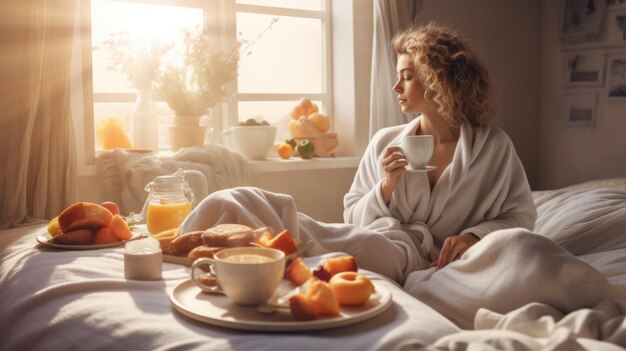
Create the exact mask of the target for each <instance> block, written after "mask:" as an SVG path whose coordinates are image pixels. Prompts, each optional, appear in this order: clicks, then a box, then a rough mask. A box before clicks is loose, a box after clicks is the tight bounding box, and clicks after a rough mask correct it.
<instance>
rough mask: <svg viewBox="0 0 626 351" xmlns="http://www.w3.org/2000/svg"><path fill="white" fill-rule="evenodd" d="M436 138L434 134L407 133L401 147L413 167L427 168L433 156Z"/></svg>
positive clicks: (401, 140)
mask: <svg viewBox="0 0 626 351" xmlns="http://www.w3.org/2000/svg"><path fill="white" fill-rule="evenodd" d="M434 146H435V139H434V137H433V136H432V135H405V136H403V137H402V138H401V139H400V148H402V153H403V154H404V157H406V160H407V162H408V163H409V167H410V168H411V169H425V168H426V166H427V165H428V161H430V158H431V157H432V156H433V149H434Z"/></svg>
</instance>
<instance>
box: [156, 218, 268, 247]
mask: <svg viewBox="0 0 626 351" xmlns="http://www.w3.org/2000/svg"><path fill="white" fill-rule="evenodd" d="M266 229H267V228H259V229H256V230H255V229H252V228H250V227H248V226H245V225H241V224H219V225H217V226H215V227H213V228H209V229H207V230H205V231H203V232H202V231H195V232H189V233H184V234H181V235H180V236H179V237H177V238H175V239H174V240H172V242H170V245H169V248H168V250H169V253H172V254H175V255H180V254H188V253H189V252H191V250H193V249H195V248H196V247H198V246H201V245H206V246H209V247H239V246H249V245H250V244H251V243H258V241H259V237H260V235H261V233H263V232H264V231H265V230H266Z"/></svg>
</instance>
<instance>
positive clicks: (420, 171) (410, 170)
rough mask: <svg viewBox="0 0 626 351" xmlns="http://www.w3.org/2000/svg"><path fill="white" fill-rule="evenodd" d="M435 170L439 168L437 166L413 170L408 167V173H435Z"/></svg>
mask: <svg viewBox="0 0 626 351" xmlns="http://www.w3.org/2000/svg"><path fill="white" fill-rule="evenodd" d="M435 169H437V167H435V166H426V168H418V169H413V168H411V166H407V167H406V171H407V172H409V173H423V172H430V171H434V170H435Z"/></svg>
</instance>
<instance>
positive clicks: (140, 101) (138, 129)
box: [133, 89, 159, 151]
mask: <svg viewBox="0 0 626 351" xmlns="http://www.w3.org/2000/svg"><path fill="white" fill-rule="evenodd" d="M158 122H159V121H158V118H157V109H156V104H155V103H154V101H153V100H152V93H151V91H149V90H143V89H142V90H137V101H135V106H134V108H133V130H134V148H136V149H149V150H151V151H156V150H158V149H159V128H158Z"/></svg>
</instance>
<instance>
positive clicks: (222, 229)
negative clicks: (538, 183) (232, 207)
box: [202, 224, 266, 247]
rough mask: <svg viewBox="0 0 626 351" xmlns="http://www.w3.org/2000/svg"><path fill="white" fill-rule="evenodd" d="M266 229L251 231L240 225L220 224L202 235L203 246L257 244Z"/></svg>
mask: <svg viewBox="0 0 626 351" xmlns="http://www.w3.org/2000/svg"><path fill="white" fill-rule="evenodd" d="M265 229H266V228H260V229H256V230H254V229H252V228H250V227H248V226H245V225H241V224H220V225H217V226H215V227H213V228H209V229H207V230H205V231H204V233H203V234H202V240H203V242H204V245H207V246H218V247H240V246H249V245H250V244H251V243H257V242H259V237H260V235H261V233H263V232H264V231H265Z"/></svg>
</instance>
